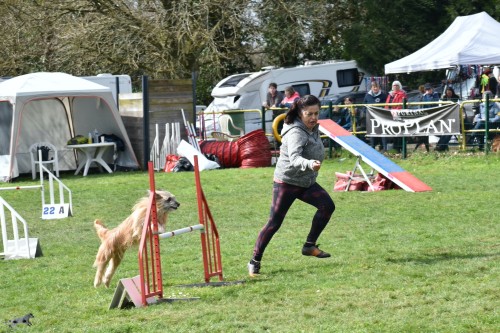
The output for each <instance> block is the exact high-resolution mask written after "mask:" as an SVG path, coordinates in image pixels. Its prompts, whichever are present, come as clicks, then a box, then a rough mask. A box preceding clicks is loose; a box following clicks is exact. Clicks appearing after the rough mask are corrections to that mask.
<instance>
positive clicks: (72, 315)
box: [0, 153, 500, 333]
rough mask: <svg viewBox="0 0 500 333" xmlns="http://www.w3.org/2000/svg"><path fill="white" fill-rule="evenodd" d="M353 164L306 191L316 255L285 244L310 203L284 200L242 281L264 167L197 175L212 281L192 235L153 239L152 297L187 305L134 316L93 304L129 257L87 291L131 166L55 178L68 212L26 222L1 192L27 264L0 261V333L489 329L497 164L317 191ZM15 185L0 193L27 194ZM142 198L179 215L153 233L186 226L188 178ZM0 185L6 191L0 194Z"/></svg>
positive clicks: (430, 161) (263, 204) (162, 177)
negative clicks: (317, 196) (317, 233)
mask: <svg viewBox="0 0 500 333" xmlns="http://www.w3.org/2000/svg"><path fill="white" fill-rule="evenodd" d="M354 161H355V160H354V159H353V158H352V157H348V158H347V159H345V160H343V161H340V159H338V158H333V159H330V160H327V161H325V163H324V165H323V168H322V170H321V173H320V177H319V179H318V182H319V183H320V184H321V185H323V186H324V187H325V188H327V189H328V190H329V191H330V193H331V194H332V197H333V199H334V201H335V204H336V207H337V209H336V211H335V213H334V215H333V218H332V220H331V222H330V224H329V225H328V226H327V228H326V230H325V231H324V233H323V234H322V236H321V237H320V239H319V243H320V244H321V248H322V249H324V250H325V251H327V252H330V253H331V254H332V257H331V258H328V259H317V258H311V257H304V256H302V255H301V253H300V250H301V247H302V244H303V242H304V240H305V237H306V234H307V232H308V230H309V224H310V220H311V217H312V215H313V213H314V211H313V208H311V207H309V206H307V205H306V204H303V203H301V202H297V203H296V204H295V205H294V206H293V207H292V209H291V210H290V211H289V214H288V216H287V218H286V219H285V222H284V224H283V227H282V228H281V230H280V231H279V232H278V233H277V234H276V236H275V237H274V239H273V240H272V242H271V243H270V245H269V246H268V248H267V251H266V253H265V255H264V258H263V260H262V269H261V272H262V276H261V277H259V278H255V279H250V278H248V277H247V271H246V264H247V262H248V260H249V259H250V258H251V254H252V249H253V245H254V242H255V239H256V237H257V233H258V232H259V230H260V228H261V227H262V226H263V225H264V223H265V222H266V220H267V217H268V213H269V205H270V202H271V186H272V175H273V170H274V169H273V168H259V169H226V170H213V171H203V172H202V173H201V181H202V185H203V190H204V193H205V196H206V198H207V201H208V204H209V207H210V210H211V212H212V215H213V217H214V219H215V222H216V224H217V226H218V229H219V233H220V236H221V248H222V263H223V270H224V277H225V280H226V281H240V280H243V281H244V283H243V284H239V285H233V286H226V287H218V288H211V287H209V288H185V287H178V285H183V284H190V283H201V282H203V266H202V259H201V250H200V237H199V235H198V233H196V232H194V233H190V234H185V235H182V236H179V237H174V238H172V239H166V240H162V242H161V255H162V267H163V282H164V285H165V297H167V298H168V297H200V300H197V301H192V302H175V303H163V304H158V305H153V306H149V307H147V308H140V309H136V308H134V309H128V310H108V306H109V304H110V302H111V299H112V297H113V294H114V289H115V286H116V284H117V282H118V280H119V279H120V278H126V277H133V276H136V275H138V264H137V248H132V249H130V250H129V251H128V252H127V254H126V256H125V259H124V262H123V264H122V265H121V266H120V267H119V269H118V271H117V273H116V275H115V277H114V278H113V281H112V288H109V289H106V288H98V289H95V288H94V287H93V285H92V284H93V278H94V274H95V270H94V269H93V268H92V263H93V261H94V258H95V254H96V251H97V248H98V246H99V241H98V238H97V236H96V234H95V232H94V230H93V227H92V223H93V220H94V219H96V218H101V219H102V220H103V221H104V222H105V223H106V224H107V225H108V226H109V227H114V226H116V225H118V224H119V223H120V222H121V221H122V220H123V219H124V218H125V217H126V216H128V214H129V213H130V209H131V207H132V206H133V204H134V202H135V201H136V200H137V199H138V198H139V197H141V196H142V195H144V194H145V191H146V190H147V189H148V187H149V184H148V176H147V173H146V172H129V173H115V174H96V173H92V174H90V175H89V176H88V177H82V176H81V175H79V176H73V174H72V173H64V174H63V175H62V177H61V179H62V180H63V181H64V183H65V184H66V185H67V186H68V187H69V188H70V189H72V191H73V201H74V202H73V209H74V216H73V217H71V218H67V219H61V220H41V219H40V216H41V203H40V193H39V191H28V190H21V191H1V192H0V196H2V197H3V198H4V199H5V200H7V201H8V202H9V203H10V204H11V205H12V206H13V207H14V208H15V209H16V210H17V211H18V212H19V213H20V214H21V215H22V216H23V217H24V218H25V219H26V221H28V224H29V226H30V237H36V238H38V239H39V242H40V244H41V247H42V251H43V256H42V257H38V258H36V259H31V260H27V259H23V260H7V261H6V260H1V261H0V281H1V282H0V332H8V331H10V329H9V328H8V327H7V326H6V325H5V324H4V323H3V322H4V321H5V320H8V319H12V318H14V317H20V316H23V315H24V314H26V313H29V312H31V313H33V315H34V316H35V318H33V319H32V323H33V326H31V327H19V328H17V330H16V331H31V332H117V333H118V332H119V333H123V332H499V330H500V315H499V309H500V282H499V281H500V274H499V273H500V240H499V234H500V227H499V222H498V216H499V215H500V214H499V213H500V208H499V207H500V204H499V202H498V198H499V190H500V176H499V172H500V156H499V155H496V154H490V155H488V156H485V155H477V154H471V153H469V154H466V153H457V154H453V153H450V154H442V155H436V154H434V153H431V154H415V155H413V156H411V157H410V158H408V159H406V160H396V163H398V164H399V165H401V166H402V167H403V168H405V169H406V170H408V171H410V172H411V173H413V174H414V175H415V176H417V177H418V178H420V179H421V180H422V181H424V182H425V183H427V184H428V185H430V186H431V187H432V188H433V191H431V192H425V193H409V192H405V191H403V190H391V191H382V192H376V193H368V192H342V193H339V192H332V188H333V184H334V182H335V172H345V171H347V170H351V169H352V167H353V165H354ZM36 183H37V182H34V181H32V180H31V177H29V178H28V177H27V178H21V179H18V180H16V182H15V183H14V184H10V185H30V184H36ZM156 184H157V188H164V189H167V190H169V191H171V192H172V193H174V194H175V195H176V197H177V199H178V201H179V202H180V203H181V207H180V209H179V210H177V211H176V212H174V213H172V214H171V215H170V219H169V222H168V228H167V229H168V230H174V229H178V228H181V227H185V226H189V225H193V224H196V223H198V221H197V203H196V193H195V185H194V184H195V183H194V173H192V172H184V173H168V174H167V173H157V174H156ZM0 186H9V184H3V185H1V184H0Z"/></svg>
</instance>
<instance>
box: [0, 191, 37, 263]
mask: <svg viewBox="0 0 500 333" xmlns="http://www.w3.org/2000/svg"><path fill="white" fill-rule="evenodd" d="M5 208H7V210H8V211H9V213H10V217H11V222H12V223H11V225H10V226H11V228H8V225H7V217H6V210H5ZM18 221H19V222H21V223H22V225H23V233H24V237H23V238H20V237H19V226H18ZM0 225H1V230H2V248H3V252H0V257H3V258H4V259H6V260H8V259H22V258H24V259H31V258H35V257H36V256H37V255H39V254H41V250H40V246H39V244H38V238H29V235H28V224H27V223H26V221H25V220H24V219H23V218H22V216H21V215H19V214H18V213H17V212H16V210H15V209H14V208H12V206H11V205H9V204H8V203H7V201H5V200H4V199H3V198H2V197H0ZM9 234H12V236H13V239H11V240H9V239H8V235H9Z"/></svg>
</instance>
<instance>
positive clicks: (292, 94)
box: [280, 86, 300, 108]
mask: <svg viewBox="0 0 500 333" xmlns="http://www.w3.org/2000/svg"><path fill="white" fill-rule="evenodd" d="M299 98H300V95H299V93H298V92H296V91H295V89H293V87H292V86H288V87H285V97H284V98H283V100H282V101H281V104H280V106H281V107H283V108H290V107H291V106H292V104H293V102H295V101H296V100H298V99H299Z"/></svg>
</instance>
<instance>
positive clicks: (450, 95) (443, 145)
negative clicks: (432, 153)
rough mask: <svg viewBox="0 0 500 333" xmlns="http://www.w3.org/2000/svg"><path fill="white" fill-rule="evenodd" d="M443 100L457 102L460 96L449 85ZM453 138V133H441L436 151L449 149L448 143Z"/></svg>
mask: <svg viewBox="0 0 500 333" xmlns="http://www.w3.org/2000/svg"><path fill="white" fill-rule="evenodd" d="M442 100H443V101H450V102H455V103H458V102H459V101H460V97H458V95H457V94H455V90H453V88H452V87H448V88H446V90H445V93H444V96H443V99H442ZM450 140H451V135H441V136H440V137H439V140H438V142H437V144H436V149H435V150H436V151H445V150H448V149H449V147H448V143H449V142H450Z"/></svg>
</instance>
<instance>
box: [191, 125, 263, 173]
mask: <svg viewBox="0 0 500 333" xmlns="http://www.w3.org/2000/svg"><path fill="white" fill-rule="evenodd" d="M200 149H201V152H202V153H203V154H214V155H215V156H217V158H218V159H219V161H220V162H221V164H222V165H221V167H223V168H239V167H241V168H259V167H267V166H270V165H271V150H270V147H269V140H268V139H267V137H266V134H265V133H264V131H263V130H255V131H252V132H250V133H248V134H246V135H244V136H242V137H241V138H239V139H238V140H237V141H203V142H201V143H200Z"/></svg>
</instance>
